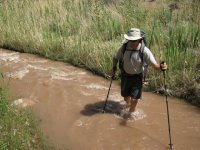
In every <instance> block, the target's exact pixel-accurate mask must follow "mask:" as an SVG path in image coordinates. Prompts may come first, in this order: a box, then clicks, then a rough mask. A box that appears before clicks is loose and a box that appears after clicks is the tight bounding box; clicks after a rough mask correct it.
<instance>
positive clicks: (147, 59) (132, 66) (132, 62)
mask: <svg viewBox="0 0 200 150" xmlns="http://www.w3.org/2000/svg"><path fill="white" fill-rule="evenodd" d="M140 47H141V43H140V44H139V45H138V47H137V49H136V50H133V49H132V48H131V46H130V43H129V42H128V43H127V46H126V50H125V52H124V55H123V54H122V51H123V45H122V46H121V47H120V48H119V49H118V52H117V54H116V55H115V56H114V58H115V59H117V60H118V61H119V60H120V59H121V57H122V56H123V58H122V59H123V68H124V70H125V72H126V73H128V74H139V73H141V72H142V69H143V64H142V60H141V56H140V52H139V50H140ZM143 63H146V64H148V65H154V64H157V62H156V60H155V58H154V56H153V54H152V52H151V51H150V50H149V48H147V47H146V46H145V47H144V50H143Z"/></svg>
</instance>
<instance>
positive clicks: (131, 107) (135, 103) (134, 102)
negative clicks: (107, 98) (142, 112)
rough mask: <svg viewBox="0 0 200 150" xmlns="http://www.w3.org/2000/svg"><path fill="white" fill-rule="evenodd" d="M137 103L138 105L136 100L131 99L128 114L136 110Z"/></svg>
mask: <svg viewBox="0 0 200 150" xmlns="http://www.w3.org/2000/svg"><path fill="white" fill-rule="evenodd" d="M137 103H138V99H131V106H130V109H129V112H130V113H132V112H134V111H135V110H136V106H137Z"/></svg>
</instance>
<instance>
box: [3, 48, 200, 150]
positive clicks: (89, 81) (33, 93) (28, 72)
mask: <svg viewBox="0 0 200 150" xmlns="http://www.w3.org/2000/svg"><path fill="white" fill-rule="evenodd" d="M0 64H1V68H0V69H1V71H3V73H4V76H5V78H7V79H8V85H9V96H10V100H11V102H12V103H14V104H15V105H19V106H21V107H22V108H28V109H31V110H32V111H33V113H34V114H35V115H36V116H37V117H38V118H39V119H40V120H41V121H40V124H39V127H40V128H41V129H42V132H43V134H44V136H45V137H46V138H47V140H48V142H50V143H52V144H53V145H54V146H55V148H56V149H59V150H64V149H69V150H166V149H169V145H168V144H169V133H168V122H167V113H166V102H165V97H164V96H160V95H156V94H153V93H150V92H143V99H142V100H141V101H140V102H139V104H138V110H139V112H140V113H142V117H140V118H138V119H136V120H129V121H125V120H123V119H121V118H120V117H119V116H118V115H116V112H117V111H118V110H119V109H120V107H121V106H122V105H123V104H124V102H123V98H122V97H121V96H120V87H119V85H118V84H117V83H116V82H115V81H114V82H113V84H112V86H111V90H110V94H109V97H108V106H109V108H110V109H111V110H107V111H106V113H101V112H100V111H98V109H100V108H102V107H103V105H104V103H105V99H106V96H107V92H108V88H109V84H110V81H109V80H107V79H104V78H102V77H99V76H96V75H94V74H92V73H91V72H88V71H86V70H84V69H81V68H77V67H74V66H72V65H70V64H67V63H63V62H58V61H52V60H49V59H46V58H43V57H40V56H36V55H32V54H27V53H19V52H14V51H10V50H6V49H0ZM168 101H169V112H170V123H171V136H172V143H173V145H174V148H175V149H177V150H199V149H200V110H199V109H198V108H196V107H194V106H191V105H189V104H187V103H185V102H183V101H182V100H178V99H176V98H172V97H168Z"/></svg>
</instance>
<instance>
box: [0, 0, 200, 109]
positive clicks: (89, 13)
mask: <svg viewBox="0 0 200 150" xmlns="http://www.w3.org/2000/svg"><path fill="white" fill-rule="evenodd" d="M199 14H200V1H199V0H159V1H156V0H154V1H152V0H151V1H150V0H145V1H144V0H134V1H133V0H58V1H55V0H37V1H32V0H15V1H13V0H3V1H1V2H0V21H1V23H0V34H1V37H0V47H2V48H8V49H13V50H17V51H20V52H28V53H33V54H39V55H42V56H44V57H48V58H51V59H54V60H59V61H64V62H68V63H71V64H73V65H76V66H80V67H85V68H87V69H89V70H90V71H92V72H95V73H97V74H99V75H102V76H105V74H106V73H107V72H108V71H109V70H110V69H111V67H112V63H111V62H112V56H113V55H114V53H115V52H116V50H117V49H118V47H119V46H120V43H121V41H122V40H123V34H124V33H125V32H126V31H127V30H128V29H129V28H131V27H138V28H141V29H143V30H144V31H145V32H146V35H147V41H148V44H150V45H148V46H149V47H151V50H152V52H153V53H154V55H155V56H156V59H157V61H158V62H161V61H162V60H165V61H166V63H167V64H168V66H169V69H168V71H167V87H168V89H169V91H170V94H171V95H173V96H176V97H181V98H183V99H185V100H187V101H188V102H191V103H193V104H195V105H196V106H200V59H199V57H200V42H199V41H200V40H199V36H200V18H199ZM152 31H153V33H152ZM159 74H160V75H159ZM148 79H149V86H148V89H149V90H151V91H155V90H156V89H157V88H158V87H162V86H163V76H162V74H161V73H158V72H156V71H154V70H153V69H149V72H148Z"/></svg>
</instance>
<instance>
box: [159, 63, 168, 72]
mask: <svg viewBox="0 0 200 150" xmlns="http://www.w3.org/2000/svg"><path fill="white" fill-rule="evenodd" d="M167 68H168V67H167V64H166V63H165V62H164V61H162V62H161V63H160V69H161V71H165V70H167Z"/></svg>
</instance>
